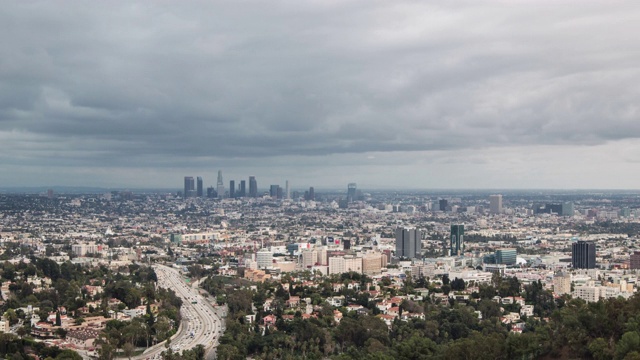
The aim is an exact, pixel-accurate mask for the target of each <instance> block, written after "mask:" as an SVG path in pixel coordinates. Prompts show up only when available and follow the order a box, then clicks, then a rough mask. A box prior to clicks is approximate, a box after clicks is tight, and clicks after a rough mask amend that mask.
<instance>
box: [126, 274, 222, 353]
mask: <svg viewBox="0 0 640 360" xmlns="http://www.w3.org/2000/svg"><path fill="white" fill-rule="evenodd" d="M153 268H154V270H155V272H156V275H157V276H158V286H159V287H164V288H167V289H172V290H173V291H175V293H176V295H177V296H178V297H180V299H182V306H181V307H180V314H181V315H182V324H181V326H180V330H179V331H178V332H177V333H176V334H175V335H174V336H173V337H172V339H171V343H170V344H171V349H172V350H173V351H177V352H180V351H182V350H188V349H192V348H194V347H196V346H197V345H200V344H201V345H203V346H204V347H205V350H206V352H207V354H210V353H214V352H215V348H216V346H217V345H218V341H219V339H220V336H222V334H223V333H224V316H225V315H226V308H225V307H217V308H216V307H213V306H212V305H211V304H210V303H209V302H207V301H206V299H205V298H204V297H202V296H201V295H200V294H199V293H198V289H193V288H191V287H190V286H188V285H187V284H186V283H185V282H184V281H183V279H182V276H181V275H180V273H179V272H178V270H177V269H174V268H171V267H168V266H164V265H154V266H153ZM165 350H167V348H166V347H165V344H164V343H161V344H158V345H155V346H153V347H150V348H149V349H147V350H145V352H144V353H143V354H141V355H139V356H136V357H134V358H132V359H136V360H142V359H160V358H161V356H160V353H162V352H163V351H165Z"/></svg>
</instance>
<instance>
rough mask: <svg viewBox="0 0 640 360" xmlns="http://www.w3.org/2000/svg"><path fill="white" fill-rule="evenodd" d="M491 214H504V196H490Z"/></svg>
mask: <svg viewBox="0 0 640 360" xmlns="http://www.w3.org/2000/svg"><path fill="white" fill-rule="evenodd" d="M489 212H490V213H492V214H502V195H499V194H498V195H490V196H489Z"/></svg>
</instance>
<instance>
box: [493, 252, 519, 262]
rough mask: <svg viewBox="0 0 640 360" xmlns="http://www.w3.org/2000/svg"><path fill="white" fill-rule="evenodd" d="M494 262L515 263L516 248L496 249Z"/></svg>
mask: <svg viewBox="0 0 640 360" xmlns="http://www.w3.org/2000/svg"><path fill="white" fill-rule="evenodd" d="M495 256H496V264H503V265H513V264H515V263H516V260H517V256H518V252H517V251H516V249H498V250H496V254H495Z"/></svg>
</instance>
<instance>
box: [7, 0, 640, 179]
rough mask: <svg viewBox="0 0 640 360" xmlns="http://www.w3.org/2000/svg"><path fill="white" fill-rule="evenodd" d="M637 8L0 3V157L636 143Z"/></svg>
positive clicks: (113, 161)
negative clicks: (1, 6) (626, 141)
mask: <svg viewBox="0 0 640 360" xmlns="http://www.w3.org/2000/svg"><path fill="white" fill-rule="evenodd" d="M639 10H640V4H638V3H636V2H632V1H627V2H619V3H617V4H616V6H612V5H610V4H608V3H602V2H581V3H580V4H576V3H569V2H567V3H557V2H552V1H548V2H544V1H543V2H538V1H525V2H518V3H512V2H506V3H505V2H493V3H487V2H483V3H482V4H479V3H477V2H474V1H470V2H466V3H464V2H456V3H455V5H454V4H451V3H448V2H428V3H427V2H412V1H406V2H399V1H394V2H383V1H376V2H369V1H366V2H365V1H340V2H324V1H316V2H314V1H312V2H299V1H275V2H261V1H238V2H209V1H207V2H190V3H189V4H188V5H185V4H184V3H178V2H163V3H145V2H124V1H123V2H104V3H87V2H72V1H66V2H62V3H60V2H55V3H51V2H39V1H32V2H7V3H5V4H3V11H2V12H0V43H2V44H3V46H2V47H0V139H4V141H2V143H0V151H1V152H2V154H4V155H0V159H3V161H4V163H5V164H12V166H21V167H20V169H21V170H19V171H25V168H24V167H25V166H32V167H37V166H40V167H42V166H45V165H46V166H50V167H52V169H53V168H54V167H55V166H59V167H66V168H69V169H71V168H83V169H86V168H88V167H97V166H103V167H111V168H113V169H126V168H135V167H157V168H159V169H163V168H164V169H183V170H177V171H187V170H188V169H195V168H197V165H198V164H201V163H203V162H217V163H219V164H225V165H227V166H230V167H234V166H236V167H237V166H238V165H237V164H242V165H241V166H243V168H242V169H243V170H246V169H250V168H251V166H260V164H265V163H268V164H278V163H279V160H278V159H279V158H281V157H284V158H285V159H289V160H291V158H290V157H291V156H295V157H296V161H295V162H291V161H289V160H287V164H289V166H290V167H291V168H293V167H295V166H303V165H304V164H305V163H319V164H322V163H327V162H330V163H332V162H335V161H336V159H337V156H342V159H351V160H352V161H354V162H355V163H353V164H352V165H358V166H359V165H361V164H362V163H361V161H362V159H366V155H363V154H369V153H375V154H377V156H375V157H376V158H378V159H379V158H380V154H383V153H391V154H396V155H398V154H403V156H404V157H405V158H411V159H413V160H412V163H413V164H418V163H419V160H418V159H420V158H423V157H424V156H425V154H428V153H429V152H431V153H432V154H442V152H444V153H447V152H457V151H462V152H465V151H471V152H477V151H480V150H483V149H484V150H486V151H489V150H487V149H504V151H507V152H508V151H509V149H511V148H514V147H521V146H528V147H531V149H534V150H535V149H536V148H537V147H540V146H547V145H553V146H579V147H582V146H592V147H593V146H596V145H604V144H608V143H611V142H613V143H616V142H620V141H622V140H625V139H636V138H638V137H640V121H638V120H639V119H638V115H639V114H638V111H639V110H638V106H637V104H638V100H640V93H639V92H640V90H638V87H637V86H636V84H637V83H638V82H639V81H640V68H638V66H637V64H638V62H639V60H640V53H638V51H637V50H636V48H637V40H636V39H635V34H636V33H637V30H638V25H637V24H640V21H639V20H640V11H639ZM614 153H615V151H614ZM411 154H413V155H411ZM612 155H614V154H612ZM463 158H464V157H463ZM476 160H478V163H482V161H480V160H479V159H476ZM451 161H452V162H457V161H458V160H453V159H452V160H451ZM467 161H470V160H467ZM234 164H236V165H234ZM368 166H372V167H371V168H370V169H374V168H375V166H374V164H369V165H368ZM407 166H410V165H407ZM16 169H17V168H16ZM239 169H240V168H238V171H239ZM279 169H280V170H282V171H286V168H284V167H280V168H279ZM16 171H18V170H16ZM52 171H53V170H52ZM114 171H115V170H114ZM121 171H124V170H121ZM158 171H160V170H158ZM25 174H26V172H25ZM60 179H62V178H60ZM0 180H1V178H0ZM7 181H11V180H7ZM61 181H62V180H61ZM172 181H173V180H172Z"/></svg>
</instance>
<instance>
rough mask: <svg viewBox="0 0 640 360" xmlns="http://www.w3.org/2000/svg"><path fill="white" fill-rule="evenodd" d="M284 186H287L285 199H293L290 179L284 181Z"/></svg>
mask: <svg viewBox="0 0 640 360" xmlns="http://www.w3.org/2000/svg"><path fill="white" fill-rule="evenodd" d="M284 186H285V189H286V190H285V196H286V197H285V199H287V200H289V199H291V193H290V192H289V180H286V181H285V182H284Z"/></svg>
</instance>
